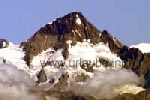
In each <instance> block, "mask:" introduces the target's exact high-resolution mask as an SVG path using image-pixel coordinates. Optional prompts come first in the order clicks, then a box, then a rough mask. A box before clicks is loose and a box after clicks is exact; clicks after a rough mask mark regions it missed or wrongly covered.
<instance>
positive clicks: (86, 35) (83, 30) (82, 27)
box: [21, 12, 122, 66]
mask: <svg viewBox="0 0 150 100" xmlns="http://www.w3.org/2000/svg"><path fill="white" fill-rule="evenodd" d="M83 39H90V40H91V43H93V44H96V43H98V42H100V41H101V42H105V43H108V44H109V47H110V48H111V50H112V51H116V49H118V48H120V47H122V44H121V43H120V42H119V41H118V40H117V39H116V38H114V37H113V36H111V35H110V34H109V33H108V32H107V31H103V32H101V31H99V30H98V29H97V28H96V27H95V26H93V25H92V24H91V23H90V22H89V21H88V20H87V19H86V18H85V17H84V16H83V15H82V14H81V13H80V12H72V13H69V14H67V15H65V16H64V17H62V18H57V19H56V21H54V22H52V24H47V25H45V26H44V27H42V28H41V29H40V30H39V31H37V32H36V33H35V34H34V35H33V36H32V37H31V38H29V39H28V40H27V42H22V43H21V46H22V47H23V49H24V51H25V52H26V56H25V60H26V61H27V64H28V66H31V60H32V59H33V56H35V55H37V54H39V53H40V52H41V51H42V50H45V49H47V48H50V47H51V48H54V49H55V50H57V49H59V48H66V47H65V43H66V41H67V40H72V45H75V44H76V42H77V41H80V42H82V41H83ZM63 53H64V54H63V56H64V57H65V59H66V58H67V55H68V52H67V51H64V52H63Z"/></svg>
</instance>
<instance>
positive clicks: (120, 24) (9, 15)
mask: <svg viewBox="0 0 150 100" xmlns="http://www.w3.org/2000/svg"><path fill="white" fill-rule="evenodd" d="M149 4H150V0H94V1H92V0H88V1H85V0H80V1H75V0H72V1H71V0H22V1H21V0H2V1H0V38H6V39H8V40H9V41H12V42H14V43H17V44H19V43H20V42H22V41H25V40H26V39H27V38H29V37H30V36H32V35H33V34H34V33H35V32H36V31H37V30H39V29H40V28H41V27H42V26H44V25H45V24H47V23H49V22H51V21H53V20H54V19H55V18H57V17H62V16H64V15H66V14H67V13H69V12H74V11H80V12H82V14H83V15H84V16H85V17H86V18H87V19H88V20H89V21H90V22H91V23H92V24H94V25H95V26H96V27H97V28H98V29H99V30H108V31H109V32H110V33H111V34H112V35H113V36H115V37H117V38H118V39H119V40H120V41H121V42H122V43H123V44H126V45H131V44H138V43H141V42H149V43H150V39H149V37H150V33H149V32H150V28H149V27H150V11H149V10H150V6H149Z"/></svg>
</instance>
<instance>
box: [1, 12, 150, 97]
mask: <svg viewBox="0 0 150 100" xmlns="http://www.w3.org/2000/svg"><path fill="white" fill-rule="evenodd" d="M6 44H9V45H6ZM0 46H1V47H2V48H0V64H1V63H3V64H9V67H8V68H7V66H8V65H0V66H3V67H0V68H2V70H1V69H0V76H3V77H0V80H2V82H1V81H0V83H5V84H6V83H7V85H8V86H12V83H11V82H15V83H17V84H15V83H13V86H14V87H13V86H12V87H9V88H12V89H16V88H17V90H14V91H18V89H19V88H18V87H20V85H19V86H18V80H19V82H20V83H23V84H24V85H25V87H23V90H22V92H21V93H22V94H23V95H22V94H21V93H20V91H19V93H20V94H19V96H21V98H24V97H25V96H26V97H29V100H97V99H98V100H100V99H103V98H104V99H105V100H122V99H124V100H127V99H128V100H142V99H143V100H149V94H150V92H149V88H150V63H149V60H150V54H149V53H148V52H146V53H145V52H143V51H142V49H143V48H142V49H138V48H137V47H136V46H134V47H131V48H129V47H128V46H125V45H123V44H122V43H121V42H119V41H118V40H117V39H116V38H115V37H113V36H112V35H111V34H110V33H109V32H108V31H107V30H103V31H100V30H98V29H97V28H96V27H95V26H94V25H92V24H91V23H90V22H89V21H88V20H87V19H86V18H85V17H84V16H83V15H82V13H80V12H72V13H69V14H67V15H65V16H63V17H61V18H57V19H56V20H55V21H53V22H52V23H49V24H46V25H45V26H44V27H42V28H41V29H39V30H38V31H37V32H36V33H34V35H33V36H31V37H30V38H29V39H27V41H26V42H22V43H21V45H14V44H12V43H10V42H8V41H6V40H4V39H3V40H0ZM11 65H13V68H12V69H11V67H12V66H11ZM16 69H17V70H16ZM18 69H19V70H18ZM20 70H21V71H23V72H25V74H23V75H22V72H20ZM3 71H4V72H5V73H4V72H3ZM14 71H15V73H13V72H14ZM9 73H10V74H9ZM26 74H27V75H26ZM12 75H13V76H12ZM26 76H28V78H29V76H30V77H31V79H32V81H31V80H30V79H28V78H25V79H22V77H26ZM9 77H13V78H11V80H12V81H11V82H9ZM13 79H15V80H13ZM33 80H34V82H36V86H35V85H34V84H33V83H32V82H33ZM10 83H11V84H10ZM5 84H0V90H4V89H3V88H1V87H3V85H4V86H5ZM30 85H31V86H30ZM32 85H33V86H32ZM35 87H36V88H37V89H35ZM24 88H25V89H24ZM145 89H146V90H145ZM0 92H1V93H7V94H10V95H11V94H12V95H13V93H14V92H13V91H4V92H3V91H0ZM32 92H33V93H32ZM17 93H18V92H17ZM30 94H31V95H30ZM32 94H33V95H34V96H32ZM39 94H40V95H42V97H41V98H44V99H37V98H39ZM24 95H25V96H24ZM37 95H38V96H37ZM30 96H31V97H30ZM0 98H1V94H0ZM6 98H7V97H6ZM9 98H11V99H13V97H11V96H10V97H9ZM15 98H16V97H15ZM31 98H35V99H31ZM5 100H6V99H5ZM7 100H8V99H7ZM13 100H16V99H13ZM17 100H18V99H17ZM19 100H20V99H19ZM23 100H24V99H23Z"/></svg>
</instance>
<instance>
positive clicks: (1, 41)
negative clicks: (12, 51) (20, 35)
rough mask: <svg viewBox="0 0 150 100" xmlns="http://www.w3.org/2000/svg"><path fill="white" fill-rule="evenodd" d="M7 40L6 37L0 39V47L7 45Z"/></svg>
mask: <svg viewBox="0 0 150 100" xmlns="http://www.w3.org/2000/svg"><path fill="white" fill-rule="evenodd" d="M8 45H9V42H8V41H7V40H6V39H0V48H6V47H8Z"/></svg>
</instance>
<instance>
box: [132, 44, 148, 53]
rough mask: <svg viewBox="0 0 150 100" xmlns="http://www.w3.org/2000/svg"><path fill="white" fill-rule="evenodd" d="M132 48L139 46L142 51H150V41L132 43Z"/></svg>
mask: <svg viewBox="0 0 150 100" xmlns="http://www.w3.org/2000/svg"><path fill="white" fill-rule="evenodd" d="M130 48H138V49H139V50H141V51H142V53H150V43H140V44H137V45H132V46H130Z"/></svg>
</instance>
